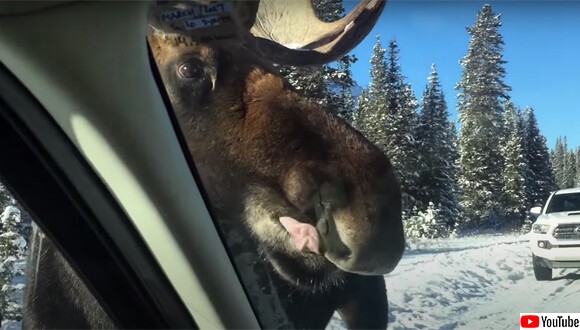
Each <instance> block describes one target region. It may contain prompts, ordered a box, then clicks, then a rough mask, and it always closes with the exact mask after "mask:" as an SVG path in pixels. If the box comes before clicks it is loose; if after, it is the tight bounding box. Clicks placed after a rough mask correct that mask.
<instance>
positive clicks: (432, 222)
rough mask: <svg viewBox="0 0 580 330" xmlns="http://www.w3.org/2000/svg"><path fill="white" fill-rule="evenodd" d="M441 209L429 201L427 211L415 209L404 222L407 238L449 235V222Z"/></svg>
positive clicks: (431, 237)
mask: <svg viewBox="0 0 580 330" xmlns="http://www.w3.org/2000/svg"><path fill="white" fill-rule="evenodd" d="M439 212H440V210H439V209H437V208H436V207H435V205H433V203H429V204H428V205H427V208H426V210H425V211H418V210H417V209H415V210H414V211H413V212H412V213H413V214H412V215H411V216H410V217H408V218H407V219H405V221H404V222H403V228H404V230H405V235H406V237H407V238H430V239H433V238H440V237H444V236H447V234H448V232H449V229H448V228H447V223H446V222H445V220H443V219H442V218H441V216H440V214H439Z"/></svg>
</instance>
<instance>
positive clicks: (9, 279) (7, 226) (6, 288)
mask: <svg viewBox="0 0 580 330" xmlns="http://www.w3.org/2000/svg"><path fill="white" fill-rule="evenodd" d="M1 188H2V187H0V189H1ZM19 222H20V210H19V209H18V208H17V207H15V206H14V205H10V204H9V205H6V206H5V207H4V208H3V212H2V213H1V214H0V226H1V229H0V324H1V323H2V321H4V320H14V321H20V320H21V315H22V314H21V312H22V311H21V309H22V307H21V306H20V304H19V303H18V302H17V301H16V300H15V299H14V298H15V297H14V294H15V293H16V291H18V290H22V288H21V287H19V286H18V285H15V284H14V283H13V279H14V277H15V276H16V275H17V273H18V269H17V267H16V262H17V261H18V260H20V259H22V258H24V247H25V246H26V242H25V240H24V238H23V237H22V235H21V234H20V233H19V230H18V223H19Z"/></svg>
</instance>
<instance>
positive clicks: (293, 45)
mask: <svg viewBox="0 0 580 330" xmlns="http://www.w3.org/2000/svg"><path fill="white" fill-rule="evenodd" d="M385 5H386V0H362V1H361V2H360V3H359V4H358V5H357V6H356V8H355V9H354V10H352V11H351V12H350V13H349V14H348V15H347V16H345V17H344V18H342V19H340V20H338V21H335V22H330V23H326V22H323V21H321V20H320V19H318V18H317V17H316V15H315V13H314V8H313V6H312V0H261V1H260V5H259V7H258V12H257V15H256V19H255V22H254V25H253V27H252V29H251V30H250V32H251V34H252V35H253V36H254V37H255V39H256V40H255V47H256V48H257V50H258V51H259V52H260V53H262V54H263V56H265V57H267V58H269V59H271V60H272V61H273V62H275V63H277V64H286V65H316V64H325V63H329V62H332V61H335V60H337V59H339V58H340V57H342V56H343V55H345V54H346V53H348V52H349V51H351V50H352V49H353V48H354V47H356V46H357V45H358V44H359V43H360V42H361V41H362V40H363V39H364V38H365V37H366V36H367V35H368V34H369V33H370V31H371V29H372V28H373V27H374V25H375V24H376V22H377V20H378V18H379V16H380V15H381V13H382V11H383V9H384V7H385Z"/></svg>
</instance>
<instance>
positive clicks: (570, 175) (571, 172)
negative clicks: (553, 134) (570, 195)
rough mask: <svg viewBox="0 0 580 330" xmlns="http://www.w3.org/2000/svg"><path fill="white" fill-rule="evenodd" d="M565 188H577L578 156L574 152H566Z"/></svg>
mask: <svg viewBox="0 0 580 330" xmlns="http://www.w3.org/2000/svg"><path fill="white" fill-rule="evenodd" d="M563 172H564V188H574V187H575V186H576V182H575V181H576V154H575V153H574V150H572V149H570V150H566V157H565V158H564V171H563Z"/></svg>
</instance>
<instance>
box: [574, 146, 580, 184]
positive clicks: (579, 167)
mask: <svg viewBox="0 0 580 330" xmlns="http://www.w3.org/2000/svg"><path fill="white" fill-rule="evenodd" d="M574 187H580V147H577V148H576V179H575V180H574Z"/></svg>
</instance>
